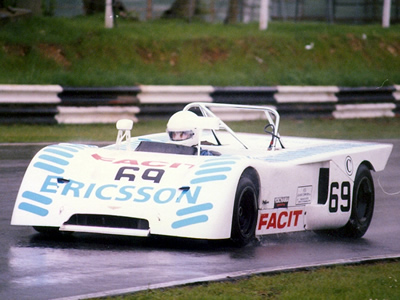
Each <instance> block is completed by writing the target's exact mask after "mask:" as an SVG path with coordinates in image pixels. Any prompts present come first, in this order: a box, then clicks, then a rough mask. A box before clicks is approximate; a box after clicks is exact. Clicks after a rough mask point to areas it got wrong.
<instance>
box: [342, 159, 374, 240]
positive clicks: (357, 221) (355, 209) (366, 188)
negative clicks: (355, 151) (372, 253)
mask: <svg viewBox="0 0 400 300" xmlns="http://www.w3.org/2000/svg"><path fill="white" fill-rule="evenodd" d="M374 204H375V189H374V181H373V179H372V176H371V171H370V170H369V169H368V167H367V166H366V165H364V164H363V165H360V167H359V168H358V170H357V174H356V179H355V181H354V188H353V203H352V208H351V215H350V219H349V221H348V222H347V224H346V225H345V226H344V227H342V228H339V229H338V233H339V235H340V236H343V237H349V238H360V237H362V236H363V235H364V234H365V233H366V232H367V230H368V227H369V224H370V223H371V220H372V215H373V213H374Z"/></svg>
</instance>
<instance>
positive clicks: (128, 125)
mask: <svg viewBox="0 0 400 300" xmlns="http://www.w3.org/2000/svg"><path fill="white" fill-rule="evenodd" d="M132 128H133V121H132V120H128V119H122V120H118V122H117V129H118V130H132Z"/></svg>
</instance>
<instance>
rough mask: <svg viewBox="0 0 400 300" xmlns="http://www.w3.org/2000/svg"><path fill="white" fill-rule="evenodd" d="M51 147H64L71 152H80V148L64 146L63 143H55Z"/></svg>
mask: <svg viewBox="0 0 400 300" xmlns="http://www.w3.org/2000/svg"><path fill="white" fill-rule="evenodd" d="M51 147H54V148H58V149H62V150H65V151H69V152H74V153H76V152H79V150H78V149H76V148H73V147H67V146H62V145H54V146H51Z"/></svg>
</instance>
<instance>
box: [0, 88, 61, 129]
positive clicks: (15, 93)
mask: <svg viewBox="0 0 400 300" xmlns="http://www.w3.org/2000/svg"><path fill="white" fill-rule="evenodd" d="M62 90H63V89H62V87H61V86H59V85H0V123H2V124H10V123H11V124H12V123H42V124H54V123H57V121H56V119H55V115H56V114H57V113H58V110H57V107H58V105H59V104H60V103H61V100H60V98H58V94H59V93H61V92H62Z"/></svg>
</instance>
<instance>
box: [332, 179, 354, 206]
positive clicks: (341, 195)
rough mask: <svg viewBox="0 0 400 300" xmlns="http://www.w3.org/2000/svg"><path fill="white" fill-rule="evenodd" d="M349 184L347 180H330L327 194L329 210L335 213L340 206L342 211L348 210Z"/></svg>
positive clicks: (349, 198)
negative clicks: (340, 182)
mask: <svg viewBox="0 0 400 300" xmlns="http://www.w3.org/2000/svg"><path fill="white" fill-rule="evenodd" d="M350 204H351V185H350V182H348V181H343V182H342V184H341V185H340V184H339V183H338V182H332V183H331V188H330V196H329V212H331V213H335V212H337V211H338V209H339V208H340V211H342V212H348V211H350Z"/></svg>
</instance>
